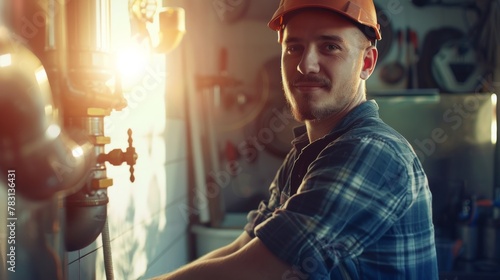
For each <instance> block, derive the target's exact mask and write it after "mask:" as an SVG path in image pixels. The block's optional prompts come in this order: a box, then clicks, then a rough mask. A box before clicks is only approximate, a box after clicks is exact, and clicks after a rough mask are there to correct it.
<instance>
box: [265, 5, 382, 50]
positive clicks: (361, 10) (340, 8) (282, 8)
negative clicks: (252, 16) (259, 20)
mask: <svg viewBox="0 0 500 280" xmlns="http://www.w3.org/2000/svg"><path fill="white" fill-rule="evenodd" d="M304 8H322V9H327V10H331V11H334V12H336V13H339V14H341V15H343V16H346V17H347V18H349V19H351V20H353V21H354V22H356V23H359V24H360V25H362V26H361V27H368V28H361V31H363V33H364V34H365V35H366V36H367V37H368V38H370V39H373V40H375V39H376V40H381V39H382V35H381V33H380V24H378V23H377V12H376V10H375V4H374V3H373V0H281V2H280V4H279V7H278V9H277V10H276V12H274V15H273V17H272V18H271V20H270V21H269V23H268V26H269V28H271V29H272V30H275V31H278V33H279V34H278V36H279V39H278V40H279V41H281V39H282V38H281V37H282V32H283V29H284V28H285V21H284V18H285V17H286V16H287V15H288V14H289V13H290V12H293V11H297V10H300V9H304Z"/></svg>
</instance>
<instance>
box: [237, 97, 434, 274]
mask: <svg viewBox="0 0 500 280" xmlns="http://www.w3.org/2000/svg"><path fill="white" fill-rule="evenodd" d="M301 133H302V134H301V135H300V136H298V137H297V138H295V139H294V141H293V142H292V143H293V146H294V147H293V148H292V150H291V151H290V153H289V154H288V155H287V157H286V159H285V161H284V162H283V164H282V166H281V167H280V169H279V171H278V172H277V174H276V177H275V178H274V180H273V182H272V184H271V186H270V188H269V190H270V198H269V200H268V201H263V202H261V203H260V205H259V207H258V209H256V210H254V211H251V212H250V213H249V214H248V224H247V225H246V226H245V230H246V231H247V232H248V233H249V234H250V236H252V237H254V236H257V237H258V238H259V239H260V240H261V241H262V242H263V243H264V244H265V245H266V247H267V248H268V249H269V250H271V251H272V252H273V253H274V254H275V255H276V256H277V257H279V258H280V259H282V260H283V261H285V262H287V263H289V264H290V265H291V266H292V269H291V270H290V271H287V272H286V273H285V274H284V275H283V277H282V279H380V280H388V279H405V280H410V279H426V280H432V279H438V270H437V260H436V250H435V242H434V227H433V224H432V209H431V193H430V190H429V186H428V182H427V177H426V175H425V173H424V170H423V168H422V165H421V163H420V161H419V160H418V158H417V156H416V154H415V153H414V151H413V149H412V148H411V146H410V144H409V143H408V142H407V141H406V140H405V139H404V138H403V137H402V136H401V135H400V134H399V133H397V132H396V131H395V130H394V129H392V128H391V127H389V126H388V125H387V124H385V123H384V122H383V121H382V120H381V119H380V118H379V115H378V105H377V104H376V102H375V101H367V102H365V103H363V104H361V105H359V106H358V107H356V108H355V109H354V110H353V111H351V112H350V113H349V114H348V115H347V116H346V117H345V118H344V119H343V120H342V121H341V123H340V124H339V125H338V126H337V127H335V129H334V130H333V131H332V132H331V133H329V134H328V135H326V136H325V137H323V138H321V139H318V140H317V141H314V142H313V143H309V141H308V138H307V134H306V133H305V128H302V131H301Z"/></svg>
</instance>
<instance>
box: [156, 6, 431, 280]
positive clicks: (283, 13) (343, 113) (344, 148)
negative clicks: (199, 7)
mask: <svg viewBox="0 0 500 280" xmlns="http://www.w3.org/2000/svg"><path fill="white" fill-rule="evenodd" d="M269 26H270V27H271V28H272V29H273V30H276V31H278V34H279V41H280V43H281V45H282V76H283V86H284V89H285V95H286V98H287V100H288V102H289V103H290V105H291V109H292V111H293V114H294V116H295V118H296V119H297V120H299V121H302V122H304V124H305V126H304V128H303V129H299V130H297V131H296V132H297V133H298V136H297V138H295V139H294V141H293V146H294V147H293V149H292V151H291V152H290V153H289V154H288V156H287V157H286V159H285V161H284V163H283V165H282V166H281V167H280V169H279V171H278V173H277V175H276V177H275V179H274V181H273V183H272V184H271V186H270V198H269V200H268V201H265V202H262V203H261V204H260V205H259V207H258V209H257V210H255V211H252V212H250V214H249V215H248V219H249V222H248V224H247V225H246V227H245V232H244V233H243V234H242V235H241V236H240V237H239V238H237V240H235V241H234V242H233V243H232V244H230V245H228V246H226V247H223V248H221V249H218V250H216V251H214V252H212V253H209V254H208V255H206V256H204V257H202V258H201V259H199V260H197V261H195V262H193V263H191V264H189V265H187V266H185V267H183V268H181V269H179V270H178V271H176V272H174V273H172V274H169V275H165V276H164V278H160V279H189V280H194V279H252V280H255V279H384V280H386V279H406V280H408V279H437V274H438V273H437V264H436V253H435V244H434V229H433V224H432V220H431V219H432V218H431V217H432V213H431V194H430V191H429V187H428V184H427V179H426V176H425V173H424V171H423V169H422V166H421V164H420V162H419V160H418V158H417V156H416V155H415V153H414V151H413V150H412V148H411V147H410V145H409V144H408V142H407V141H406V140H405V139H404V138H403V137H402V136H401V135H400V134H398V133H397V132H396V131H394V130H393V129H391V128H390V127H389V126H387V125H386V124H385V123H383V122H382V121H381V119H380V118H379V116H378V112H377V110H378V107H377V104H376V103H375V102H374V101H367V100H366V94H365V81H366V80H367V79H368V78H369V77H370V75H371V74H372V73H373V71H374V69H375V65H376V62H377V56H378V53H377V49H376V47H375V45H374V43H375V41H376V40H380V39H381V35H380V31H379V28H378V24H377V22H376V12H375V8H374V5H373V2H372V0H357V1H354V0H351V1H347V0H343V1H342V0H337V1H334V0H330V1H328V0H282V1H281V3H280V6H279V8H278V10H277V11H276V13H275V14H274V16H273V18H272V20H271V21H270V23H269Z"/></svg>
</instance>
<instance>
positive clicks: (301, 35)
mask: <svg viewBox="0 0 500 280" xmlns="http://www.w3.org/2000/svg"><path fill="white" fill-rule="evenodd" d="M369 48H371V47H370V42H369V41H368V39H366V38H365V37H364V35H363V34H362V33H361V31H360V30H359V29H358V28H357V27H356V26H355V25H354V24H353V23H352V22H350V21H348V20H346V19H344V18H343V17H341V16H339V15H337V14H335V13H332V12H328V11H321V10H318V9H313V10H304V11H300V12H299V13H297V14H295V15H294V16H292V17H291V18H290V19H289V21H288V23H287V24H286V27H285V30H284V34H283V43H282V55H281V63H282V69H281V71H282V77H283V85H284V89H285V95H286V98H287V100H288V102H289V103H290V105H291V108H292V113H293V115H294V116H295V118H296V119H297V120H299V121H305V120H321V119H324V118H327V117H329V116H332V115H334V114H336V113H339V112H342V110H344V109H346V108H347V107H348V106H349V104H350V103H351V102H354V99H356V98H358V97H359V96H358V95H359V94H363V96H364V89H361V88H360V87H361V81H362V79H366V78H367V77H365V75H362V71H363V69H364V68H365V56H366V53H367V49H369ZM370 73H371V72H370ZM368 76H369V75H368Z"/></svg>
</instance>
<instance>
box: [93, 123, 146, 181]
mask: <svg viewBox="0 0 500 280" xmlns="http://www.w3.org/2000/svg"><path fill="white" fill-rule="evenodd" d="M127 134H128V147H127V149H126V151H125V152H123V151H122V150H121V149H114V150H112V151H110V152H109V153H107V154H100V155H99V156H98V158H97V161H98V162H99V163H104V162H106V161H107V162H109V163H111V164H112V165H115V166H118V165H121V164H122V163H124V162H125V163H127V165H129V166H130V168H129V170H130V181H131V182H134V181H135V176H134V165H135V163H136V161H137V158H138V156H137V153H136V152H135V147H133V146H132V142H133V139H132V129H130V128H129V129H128V130H127Z"/></svg>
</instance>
